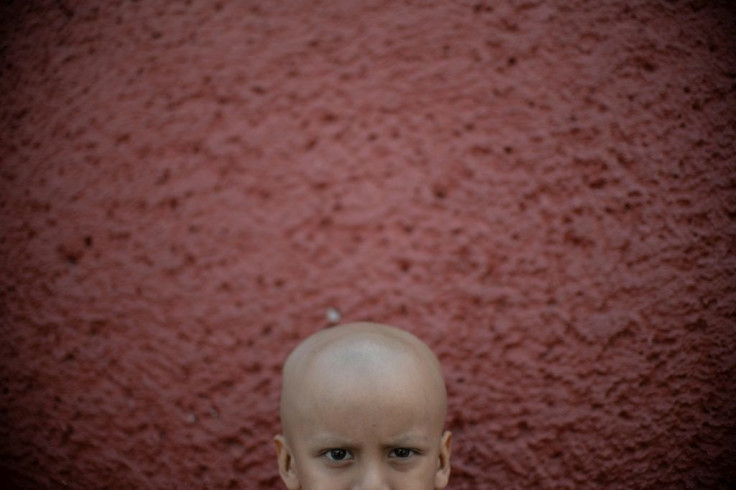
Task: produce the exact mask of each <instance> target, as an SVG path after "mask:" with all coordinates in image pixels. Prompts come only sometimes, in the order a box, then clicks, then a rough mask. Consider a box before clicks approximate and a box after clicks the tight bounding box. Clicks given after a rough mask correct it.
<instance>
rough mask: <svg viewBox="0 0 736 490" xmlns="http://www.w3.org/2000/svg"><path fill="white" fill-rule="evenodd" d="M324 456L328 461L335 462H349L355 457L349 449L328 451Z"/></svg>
mask: <svg viewBox="0 0 736 490" xmlns="http://www.w3.org/2000/svg"><path fill="white" fill-rule="evenodd" d="M324 454H325V457H327V459H329V460H330V461H335V462H340V461H347V460H349V459H352V457H353V455H352V454H350V451H348V450H347V449H328V450H327V451H325V453H324Z"/></svg>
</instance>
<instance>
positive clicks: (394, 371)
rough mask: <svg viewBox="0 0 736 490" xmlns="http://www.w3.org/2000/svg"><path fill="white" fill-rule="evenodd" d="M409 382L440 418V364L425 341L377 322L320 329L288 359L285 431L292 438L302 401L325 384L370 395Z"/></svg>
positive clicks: (443, 409)
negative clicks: (416, 386) (423, 394)
mask: <svg viewBox="0 0 736 490" xmlns="http://www.w3.org/2000/svg"><path fill="white" fill-rule="evenodd" d="M407 384H410V385H419V386H421V387H423V391H424V392H426V393H427V395H426V399H427V404H428V405H429V406H430V407H431V408H432V412H433V413H434V414H435V416H436V417H437V419H438V421H439V422H438V423H440V424H442V423H443V422H444V418H445V413H446V410H447V393H446V389H445V382H444V378H443V375H442V368H441V366H440V364H439V361H438V360H437V357H436V356H435V355H434V353H433V352H432V351H431V350H430V349H429V347H427V345H426V344H424V342H422V341H421V340H419V339H418V338H417V337H415V336H414V335H412V334H410V333H409V332H406V331H404V330H401V329H398V328H395V327H390V326H387V325H380V324H376V323H366V322H361V323H351V324H346V325H341V326H337V327H332V328H329V329H325V330H322V331H320V332H317V333H316V334H313V335H312V336H310V337H308V338H307V339H306V340H304V341H303V342H302V343H301V344H299V345H298V346H297V347H296V348H295V349H294V351H293V352H292V353H291V354H290V355H289V357H288V358H287V360H286V363H285V364H284V369H283V384H282V390H281V405H280V411H281V423H282V426H283V428H284V433H285V435H286V437H287V439H288V438H289V436H290V433H291V432H292V430H291V429H292V427H293V426H294V424H295V423H298V422H297V420H298V419H299V410H300V407H302V406H303V404H304V403H305V401H306V400H309V399H312V398H314V396H315V393H316V392H318V391H319V390H320V389H322V388H324V389H325V390H327V391H329V389H330V387H331V386H343V387H352V389H353V390H356V391H361V392H363V393H365V394H367V395H368V396H370V394H371V393H372V392H374V391H375V392H384V391H385V390H386V389H389V388H390V387H391V386H396V387H399V388H398V389H401V388H400V386H406V385H407ZM347 389H349V388H347ZM428 408H429V407H428Z"/></svg>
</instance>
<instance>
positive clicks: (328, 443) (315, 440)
mask: <svg viewBox="0 0 736 490" xmlns="http://www.w3.org/2000/svg"><path fill="white" fill-rule="evenodd" d="M310 442H311V443H312V444H313V445H315V446H320V447H344V448H352V447H355V443H354V442H353V441H351V440H350V439H347V438H345V437H342V436H339V435H337V434H330V433H323V434H316V435H314V436H312V437H310Z"/></svg>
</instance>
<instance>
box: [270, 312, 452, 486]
mask: <svg viewBox="0 0 736 490" xmlns="http://www.w3.org/2000/svg"><path fill="white" fill-rule="evenodd" d="M446 410H447V395H446V391H445V383H444V379H443V377H442V370H441V368H440V365H439V362H438V361H437V358H436V357H435V355H434V354H433V353H432V351H430V350H429V348H428V347H427V346H426V345H425V344H424V343H423V342H422V341H420V340H419V339H417V338H416V337H414V336H413V335H411V334H410V333H408V332H405V331H403V330H399V329H397V328H394V327H388V326H385V325H378V324H371V323H353V324H348V325H343V326H339V327H333V328H330V329H327V330H322V331H320V332H318V333H316V334H314V335H312V336H311V337H309V338H308V339H307V340H305V341H304V342H302V343H301V344H300V345H299V346H298V347H297V348H296V349H295V350H294V351H293V352H292V353H291V355H290V356H289V358H288V359H287V361H286V364H285V365H284V372H283V387H282V391H281V424H282V427H283V431H284V433H283V435H278V436H276V437H275V439H274V440H275V443H276V450H277V453H278V464H279V472H280V474H281V478H282V479H283V480H284V483H286V486H287V487H288V488H289V489H290V490H296V489H303V490H359V489H360V490H368V489H375V490H379V489H380V490H430V489H441V488H445V486H447V481H448V479H449V477H450V441H451V434H450V432H448V431H444V432H443V426H444V421H445V413H446Z"/></svg>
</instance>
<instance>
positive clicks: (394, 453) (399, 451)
mask: <svg viewBox="0 0 736 490" xmlns="http://www.w3.org/2000/svg"><path fill="white" fill-rule="evenodd" d="M414 454H416V452H415V451H414V450H413V449H409V448H406V447H397V448H396V449H393V450H391V452H390V453H389V456H390V457H392V458H399V459H406V458H409V457H411V456H414Z"/></svg>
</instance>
